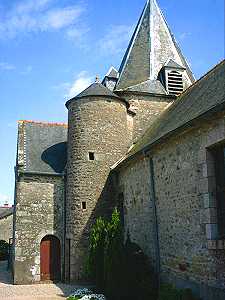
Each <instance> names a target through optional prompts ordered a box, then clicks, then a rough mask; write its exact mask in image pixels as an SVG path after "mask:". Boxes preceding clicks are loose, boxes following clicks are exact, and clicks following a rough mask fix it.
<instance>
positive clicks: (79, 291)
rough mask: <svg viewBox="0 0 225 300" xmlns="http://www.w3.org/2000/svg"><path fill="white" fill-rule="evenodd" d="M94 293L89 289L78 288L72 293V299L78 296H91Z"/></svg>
mask: <svg viewBox="0 0 225 300" xmlns="http://www.w3.org/2000/svg"><path fill="white" fill-rule="evenodd" d="M92 293H93V292H92V291H91V290H89V289H87V288H82V289H81V288H77V289H75V290H74V291H73V292H72V293H71V295H70V296H71V297H78V296H85V295H90V294H92Z"/></svg>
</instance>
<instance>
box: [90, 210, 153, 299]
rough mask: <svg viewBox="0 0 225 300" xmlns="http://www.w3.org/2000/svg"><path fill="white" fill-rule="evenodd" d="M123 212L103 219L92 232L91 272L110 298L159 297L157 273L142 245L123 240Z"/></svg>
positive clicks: (100, 219)
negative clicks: (155, 278) (156, 286)
mask: <svg viewBox="0 0 225 300" xmlns="http://www.w3.org/2000/svg"><path fill="white" fill-rule="evenodd" d="M123 241H124V237H123V228H122V224H121V220H120V214H119V212H118V210H117V209H115V210H114V212H113V214H112V217H111V220H110V221H106V220H104V219H102V218H99V219H98V220H97V221H96V223H95V224H94V225H93V227H92V230H91V235H90V248H89V256H88V260H87V271H88V274H89V276H90V277H91V278H92V279H93V280H94V282H95V284H96V286H97V289H98V290H100V291H104V293H105V295H106V297H107V299H110V300H111V299H112V300H114V299H115V300H116V299H118V297H119V298H120V299H123V300H126V299H127V300H132V299H135V300H145V299H146V300H151V299H153V300H155V299H156V288H155V280H154V272H153V271H152V270H151V269H150V267H149V266H150V264H149V261H148V259H147V257H146V256H145V255H144V253H143V251H142V250H141V249H140V247H139V246H138V245H136V244H134V243H131V242H130V239H129V237H128V239H127V242H126V244H125V245H124V243H123Z"/></svg>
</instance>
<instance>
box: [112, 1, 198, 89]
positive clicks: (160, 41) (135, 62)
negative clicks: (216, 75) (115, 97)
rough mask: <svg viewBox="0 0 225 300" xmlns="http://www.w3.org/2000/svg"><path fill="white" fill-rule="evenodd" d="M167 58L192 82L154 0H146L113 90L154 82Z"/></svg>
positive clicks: (191, 77) (192, 79)
mask: <svg viewBox="0 0 225 300" xmlns="http://www.w3.org/2000/svg"><path fill="white" fill-rule="evenodd" d="M168 59H173V60H174V61H175V62H176V63H177V64H178V65H179V66H182V67H183V68H185V69H186V71H187V77H188V78H189V80H190V83H193V82H194V81H195V79H194V76H193V74H192V72H191V70H190V68H189V66H188V64H187V62H186V60H185V58H184V56H183V54H182V52H181V50H180V48H179V46H178V44H177V42H176V41H175V38H174V36H173V34H172V33H171V31H170V29H169V27H168V25H167V23H166V21H165V18H164V16H163V14H162V12H161V10H160V9H159V7H158V5H157V3H156V0H148V1H147V3H146V5H145V8H144V10H143V12H142V15H141V17H140V19H139V21H138V24H137V27H136V29H135V31H134V34H133V36H132V38H131V41H130V44H129V46H128V48H127V51H126V53H125V55H124V58H123V60H122V63H121V66H120V69H119V73H120V76H119V80H118V82H117V86H116V90H124V89H127V88H128V87H130V86H134V85H137V84H139V83H141V82H145V81H147V80H148V79H151V80H157V78H158V74H159V72H160V70H161V68H162V67H163V66H164V65H165V63H166V62H167V61H168ZM189 85H190V84H189Z"/></svg>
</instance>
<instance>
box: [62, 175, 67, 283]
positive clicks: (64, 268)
mask: <svg viewBox="0 0 225 300" xmlns="http://www.w3.org/2000/svg"><path fill="white" fill-rule="evenodd" d="M63 182H64V228H63V229H64V234H63V236H64V237H63V240H64V241H63V243H64V260H63V281H64V283H65V282H66V213H67V212H66V209H67V208H66V170H65V173H64V176H63Z"/></svg>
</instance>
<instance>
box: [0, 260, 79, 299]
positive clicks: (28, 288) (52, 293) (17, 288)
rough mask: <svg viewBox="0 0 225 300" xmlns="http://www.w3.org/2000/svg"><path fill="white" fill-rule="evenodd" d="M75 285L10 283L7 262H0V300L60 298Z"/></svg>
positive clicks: (65, 295) (63, 297) (67, 293)
mask: <svg viewBox="0 0 225 300" xmlns="http://www.w3.org/2000/svg"><path fill="white" fill-rule="evenodd" d="M75 287H77V286H74V285H66V284H57V285H56V284H35V285H12V281H11V276H10V274H9V272H7V263H6V262H0V299H1V300H6V299H7V300H9V299H10V300H28V299H29V300H60V299H61V300H62V299H66V297H67V296H68V295H69V294H70V293H71V291H72V290H73V289H74V288H75Z"/></svg>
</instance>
